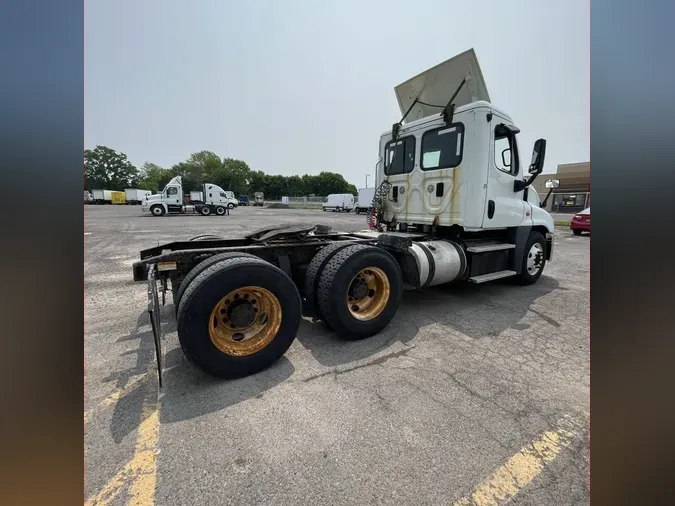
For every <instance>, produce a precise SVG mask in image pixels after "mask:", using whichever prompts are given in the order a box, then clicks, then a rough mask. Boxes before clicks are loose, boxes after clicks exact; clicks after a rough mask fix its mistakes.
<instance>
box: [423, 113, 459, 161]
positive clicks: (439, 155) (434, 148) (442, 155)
mask: <svg viewBox="0 0 675 506" xmlns="http://www.w3.org/2000/svg"><path fill="white" fill-rule="evenodd" d="M463 151H464V124H463V123H453V124H452V125H448V126H444V127H441V128H436V129H434V130H428V131H426V132H424V135H423V136H422V170H437V169H449V168H452V167H457V166H459V164H460V163H461V162H462V154H463Z"/></svg>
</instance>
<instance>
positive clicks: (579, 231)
mask: <svg viewBox="0 0 675 506" xmlns="http://www.w3.org/2000/svg"><path fill="white" fill-rule="evenodd" d="M572 233H573V234H574V235H581V230H580V229H578V228H573V229H572Z"/></svg>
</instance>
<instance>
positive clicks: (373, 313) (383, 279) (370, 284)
mask: <svg viewBox="0 0 675 506" xmlns="http://www.w3.org/2000/svg"><path fill="white" fill-rule="evenodd" d="M390 294H391V286H390V284H389V278H388V277H387V275H386V274H385V273H384V271H383V270H382V269H380V268H378V267H366V268H365V269H362V270H360V271H359V272H358V273H357V274H356V276H354V277H353V278H352V280H351V282H350V283H349V288H348V289H347V297H346V302H347V307H348V308H349V312H350V313H351V315H352V316H353V317H354V318H356V319H357V320H362V321H369V320H372V319H374V318H377V317H378V316H379V315H380V313H382V311H384V308H385V307H387V302H389V296H390Z"/></svg>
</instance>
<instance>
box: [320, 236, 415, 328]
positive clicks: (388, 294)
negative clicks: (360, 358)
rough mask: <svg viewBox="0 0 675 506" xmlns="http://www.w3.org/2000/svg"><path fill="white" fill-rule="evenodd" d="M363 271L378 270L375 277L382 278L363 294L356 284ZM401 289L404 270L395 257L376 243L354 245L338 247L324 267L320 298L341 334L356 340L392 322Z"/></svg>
mask: <svg viewBox="0 0 675 506" xmlns="http://www.w3.org/2000/svg"><path fill="white" fill-rule="evenodd" d="M364 273H365V274H366V275H368V273H370V274H373V273H376V276H373V277H377V279H379V280H380V282H378V283H377V286H376V288H375V289H372V288H371V287H370V284H368V286H366V294H367V295H365V296H363V297H361V295H357V293H356V291H355V290H354V286H355V283H356V282H358V281H359V280H360V279H361V276H362V275H363V274H364ZM402 292H403V280H402V276H401V270H400V268H399V266H398V264H397V263H396V260H395V259H394V257H393V256H392V255H391V254H390V253H388V252H387V251H385V250H383V249H380V248H376V247H375V246H366V245H355V246H349V247H347V248H344V249H342V250H340V251H338V253H337V254H336V255H334V256H333V258H332V259H331V260H330V261H329V262H328V264H327V265H326V266H325V267H324V268H323V270H322V272H321V275H320V277H319V290H318V294H317V299H318V302H319V304H318V305H319V307H320V310H321V314H322V315H323V317H324V319H325V321H326V323H328V325H330V327H331V328H333V330H335V331H336V332H337V334H338V335H339V336H341V337H342V338H344V339H350V340H356V339H363V338H366V337H370V336H372V335H374V334H377V333H378V332H380V331H381V330H382V329H384V328H385V327H386V326H387V325H388V324H389V322H390V321H391V319H392V318H393V317H394V314H396V310H397V309H398V306H399V305H400V303H401V297H402ZM350 295H351V297H350ZM359 304H360V305H359ZM361 310H364V312H363V313H359V311H361ZM355 314H358V315H359V317H357V316H356V315H355Z"/></svg>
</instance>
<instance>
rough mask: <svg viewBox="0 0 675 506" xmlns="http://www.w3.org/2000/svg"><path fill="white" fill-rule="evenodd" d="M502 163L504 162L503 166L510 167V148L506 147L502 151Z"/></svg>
mask: <svg viewBox="0 0 675 506" xmlns="http://www.w3.org/2000/svg"><path fill="white" fill-rule="evenodd" d="M506 153H508V154H509V156H508V161H507V160H506V158H507V157H506ZM502 163H503V164H504V167H511V148H506V149H505V150H504V151H502Z"/></svg>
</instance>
